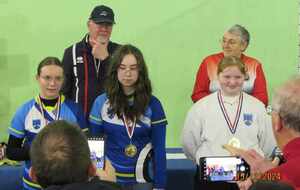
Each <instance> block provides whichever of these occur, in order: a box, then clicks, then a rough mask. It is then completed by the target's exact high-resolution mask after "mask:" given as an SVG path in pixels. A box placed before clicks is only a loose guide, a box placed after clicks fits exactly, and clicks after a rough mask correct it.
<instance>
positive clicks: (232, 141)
mask: <svg viewBox="0 0 300 190" xmlns="http://www.w3.org/2000/svg"><path fill="white" fill-rule="evenodd" d="M228 144H229V145H231V146H233V147H235V148H240V147H241V143H240V140H239V139H237V138H235V137H233V138H231V139H230V140H229V141H228Z"/></svg>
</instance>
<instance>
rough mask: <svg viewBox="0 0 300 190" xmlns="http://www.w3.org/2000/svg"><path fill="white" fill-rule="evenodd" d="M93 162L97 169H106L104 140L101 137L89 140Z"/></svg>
mask: <svg viewBox="0 0 300 190" xmlns="http://www.w3.org/2000/svg"><path fill="white" fill-rule="evenodd" d="M88 144H89V148H90V153H91V154H90V156H91V160H92V161H93V162H94V163H95V165H96V167H97V169H104V165H105V154H104V145H105V143H104V139H103V138H101V137H93V138H88Z"/></svg>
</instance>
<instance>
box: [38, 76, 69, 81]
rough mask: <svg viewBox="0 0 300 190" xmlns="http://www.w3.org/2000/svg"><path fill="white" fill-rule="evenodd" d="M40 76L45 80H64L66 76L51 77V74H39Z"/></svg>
mask: <svg viewBox="0 0 300 190" xmlns="http://www.w3.org/2000/svg"><path fill="white" fill-rule="evenodd" d="M39 77H40V78H42V79H43V80H45V81H46V82H52V81H54V82H62V81H63V80H64V77H50V76H39Z"/></svg>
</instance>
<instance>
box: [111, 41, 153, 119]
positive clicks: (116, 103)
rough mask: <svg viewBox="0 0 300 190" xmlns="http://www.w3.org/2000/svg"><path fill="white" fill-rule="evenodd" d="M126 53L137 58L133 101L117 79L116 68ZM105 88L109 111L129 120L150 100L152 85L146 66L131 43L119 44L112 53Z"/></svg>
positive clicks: (142, 109)
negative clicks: (130, 100) (130, 101)
mask: <svg viewBox="0 0 300 190" xmlns="http://www.w3.org/2000/svg"><path fill="white" fill-rule="evenodd" d="M126 55H133V56H134V57H135V58H136V60H137V65H138V79H137V81H136V84H135V92H134V94H133V102H132V103H129V98H128V96H126V95H125V94H124V92H123V89H122V85H121V84H120V82H119V80H118V68H119V66H120V64H121V62H122V61H123V58H124V57H125V56H126ZM105 90H106V93H107V97H108V99H109V103H110V111H111V112H112V113H115V114H117V115H118V117H119V118H121V116H122V114H124V115H125V116H126V117H128V118H129V119H130V120H132V121H133V120H134V118H139V117H140V116H141V115H142V114H143V113H144V112H145V111H146V108H147V106H148V104H149V102H150V98H151V93H152V87H151V82H150V79H149V77H148V70H147V66H146V63H145V60H144V57H143V54H142V52H141V51H140V50H139V49H138V48H136V47H134V46H133V45H130V44H126V45H123V46H121V47H120V48H119V49H118V50H117V51H116V52H115V53H114V55H113V58H112V60H111V63H110V67H109V70H108V76H107V80H106V86H105Z"/></svg>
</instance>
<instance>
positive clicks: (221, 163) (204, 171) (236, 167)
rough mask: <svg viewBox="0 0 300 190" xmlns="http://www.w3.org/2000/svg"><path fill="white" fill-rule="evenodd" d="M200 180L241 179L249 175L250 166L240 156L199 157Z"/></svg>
mask: <svg viewBox="0 0 300 190" xmlns="http://www.w3.org/2000/svg"><path fill="white" fill-rule="evenodd" d="M199 163H200V171H199V172H200V180H206V181H243V180H246V179H247V178H248V177H249V176H250V166H249V165H248V164H247V163H246V162H245V160H243V159H242V158H240V157H236V156H223V157H221V156H220V157H202V158H200V162H199Z"/></svg>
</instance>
